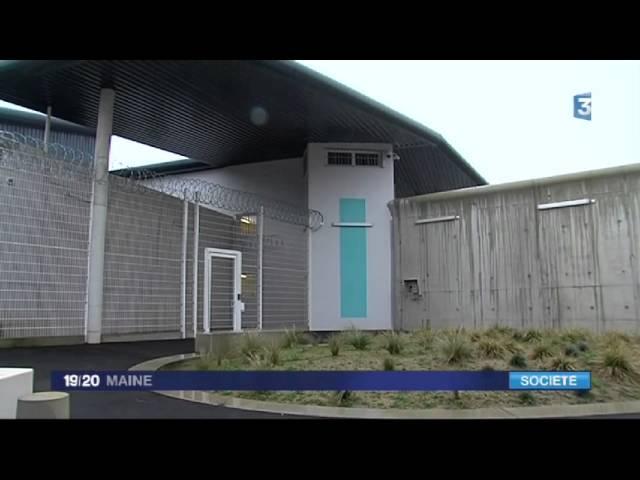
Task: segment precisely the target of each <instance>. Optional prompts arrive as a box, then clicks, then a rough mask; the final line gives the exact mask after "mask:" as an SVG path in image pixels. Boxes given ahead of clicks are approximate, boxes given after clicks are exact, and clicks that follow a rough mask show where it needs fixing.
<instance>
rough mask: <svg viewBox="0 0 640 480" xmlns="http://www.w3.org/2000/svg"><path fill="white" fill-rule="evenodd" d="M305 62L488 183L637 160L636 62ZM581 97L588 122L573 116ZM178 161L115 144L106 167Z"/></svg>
mask: <svg viewBox="0 0 640 480" xmlns="http://www.w3.org/2000/svg"><path fill="white" fill-rule="evenodd" d="M301 63H303V64H304V65H306V66H308V67H310V68H313V69H314V70H317V71H319V72H320V73H323V74H325V75H327V76H329V77H331V78H333V79H335V80H337V81H339V82H341V83H343V84H345V85H347V86H349V87H351V88H354V89H356V90H358V91H360V92H361V93H363V94H365V95H367V96H369V97H371V98H373V99H375V100H377V101H378V102H381V103H383V104H385V105H387V106H388V107H390V108H392V109H394V110H396V111H398V112H400V113H402V114H404V115H406V116H408V117H411V118H413V119H414V120H416V121H418V122H420V123H422V124H424V125H426V126H428V127H430V128H431V129H433V130H436V131H437V132H439V133H440V134H442V135H443V136H444V137H445V138H446V139H447V141H448V142H449V143H450V144H451V145H452V146H453V147H454V148H455V149H456V150H457V151H458V152H459V153H460V154H461V155H462V156H463V157H464V158H465V159H466V160H467V161H468V162H469V163H470V164H471V165H473V167H474V168H475V169H476V170H477V171H478V172H479V173H480V174H482V175H483V176H484V177H485V178H486V179H487V180H488V181H489V182H490V183H502V182H507V181H514V180H524V179H528V178H537V177H544V176H549V175H557V174H562V173H570V172H577V171H582V170H591V169H596V168H604V167H609V166H614V165H623V164H628V163H636V162H640V61H560V60H553V61H459V60H455V61H452V60H442V61H440V60H438V61H432V60H424V61H422V60H421V61H409V60H402V61H399V60H392V61H386V60H385V61H382V60H367V61H350V60H312V61H311V60H309V61H301ZM586 92H591V93H592V120H591V121H586V120H580V119H576V118H574V117H573V96H574V95H577V94H582V93H586ZM0 105H7V104H6V103H4V102H0ZM54 116H55V112H54ZM178 158H181V157H180V156H179V155H175V154H172V153H168V152H163V151H160V150H157V149H154V148H151V147H148V146H145V145H140V144H136V143H134V142H130V141H128V140H124V139H121V138H118V137H115V138H114V139H113V142H112V153H111V160H112V161H111V167H112V168H120V167H123V166H136V165H141V164H147V163H157V162H161V161H168V160H175V159H178Z"/></svg>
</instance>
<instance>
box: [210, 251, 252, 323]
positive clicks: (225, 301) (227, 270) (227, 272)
mask: <svg viewBox="0 0 640 480" xmlns="http://www.w3.org/2000/svg"><path fill="white" fill-rule="evenodd" d="M241 272H242V253H241V252H239V251H237V250H225V249H222V248H205V250H204V296H203V297H204V298H203V300H202V301H203V322H202V323H203V329H204V331H205V332H206V333H209V332H210V331H211V328H212V323H214V322H215V323H216V325H215V326H216V327H217V328H220V327H221V326H222V328H224V325H225V324H226V321H227V320H228V321H230V326H231V327H232V329H233V331H234V332H239V331H240V330H241V329H242V312H243V311H244V303H243V302H242V301H241V295H242V283H241ZM212 317H213V322H212Z"/></svg>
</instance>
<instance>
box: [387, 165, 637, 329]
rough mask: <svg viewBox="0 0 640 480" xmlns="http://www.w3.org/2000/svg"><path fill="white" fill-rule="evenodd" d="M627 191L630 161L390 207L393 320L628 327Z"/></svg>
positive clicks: (631, 285)
mask: <svg viewBox="0 0 640 480" xmlns="http://www.w3.org/2000/svg"><path fill="white" fill-rule="evenodd" d="M639 187H640V166H639V165H635V166H629V167H619V168H613V169H605V170H601V171H594V172H584V173H580V174H575V175H565V176H560V177H552V178H547V179H541V180H537V181H526V182H517V183H513V184H504V185H497V186H488V187H476V188H471V189H463V190H458V191H451V192H443V193H437V194H431V195H424V196H420V197H413V198H408V199H403V200H396V201H394V202H393V203H392V204H390V208H391V210H392V213H393V217H394V236H395V240H394V241H395V245H394V255H395V257H394V264H395V268H394V293H395V299H394V300H395V304H396V307H395V315H394V325H395V326H396V327H397V328H401V329H413V328H418V327H422V326H431V327H434V328H435V327H453V326H458V325H464V326H466V327H489V326H492V325H495V324H500V325H508V326H512V327H522V328H533V327H536V328H540V327H541V328H571V327H584V328H588V329H591V330H594V331H603V330H619V331H625V332H635V333H638V332H640V316H639V313H640V274H639V265H638V252H639V250H638V247H639V244H638V241H639V240H640V193H639ZM582 198H588V199H593V200H595V203H591V204H588V205H580V206H573V207H565V208H558V209H550V210H538V209H537V205H538V204H544V203H549V202H562V201H566V200H576V199H582ZM445 215H457V216H459V217H460V218H459V219H458V220H453V221H448V222H438V223H428V224H422V225H416V223H415V222H416V220H419V219H425V218H433V217H440V216H445ZM406 279H417V280H418V283H419V288H420V295H414V294H412V293H409V292H407V291H406V290H405V286H404V283H403V281H404V280H406Z"/></svg>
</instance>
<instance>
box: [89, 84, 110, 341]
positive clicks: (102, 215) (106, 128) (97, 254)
mask: <svg viewBox="0 0 640 480" xmlns="http://www.w3.org/2000/svg"><path fill="white" fill-rule="evenodd" d="M114 101H115V92H114V91H113V90H112V89H109V88H103V89H102V90H101V91H100V105H99V107H98V127H97V129H96V148H95V155H94V165H93V193H92V195H91V221H90V227H89V275H88V280H87V317H86V318H85V330H86V341H87V343H100V340H101V336H102V307H103V286H104V245H105V238H106V231H107V200H108V193H109V149H110V147H111V131H112V127H113V106H114Z"/></svg>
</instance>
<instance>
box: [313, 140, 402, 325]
mask: <svg viewBox="0 0 640 480" xmlns="http://www.w3.org/2000/svg"><path fill="white" fill-rule="evenodd" d="M336 148H337V149H347V150H371V151H379V152H382V153H383V155H382V157H383V161H384V163H383V168H380V167H369V166H367V167H363V166H337V165H327V153H326V152H327V150H331V149H336ZM389 151H391V145H388V144H346V143H342V144H309V146H308V150H307V155H308V188H309V208H311V209H315V210H319V211H320V212H322V214H323V215H324V219H325V224H324V226H323V227H322V228H321V229H319V230H318V231H316V232H313V233H312V234H311V262H310V263H311V266H310V270H311V271H310V275H311V321H310V325H311V330H340V329H343V328H348V327H350V326H351V325H355V326H356V327H358V328H361V329H375V330H377V329H388V328H390V327H391V302H390V297H391V283H390V273H391V272H390V270H391V267H390V265H391V240H390V238H391V237H390V235H391V217H390V215H389V211H388V209H387V203H388V202H389V201H391V200H392V199H393V196H394V193H393V160H392V159H387V158H386V155H384V153H385V152H389ZM341 198H361V199H365V200H366V221H367V222H370V223H372V224H373V227H372V228H367V229H366V249H367V265H366V266H367V292H366V296H367V316H366V317H364V318H342V316H341V308H340V307H341V284H340V279H341V276H340V230H341V229H340V228H338V227H332V226H331V224H332V223H333V222H339V221H340V199H341Z"/></svg>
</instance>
